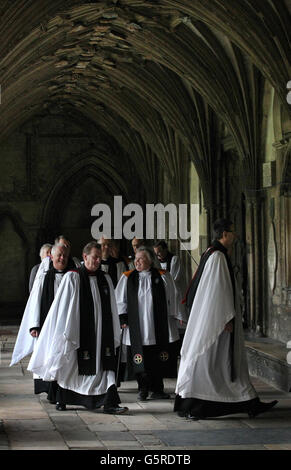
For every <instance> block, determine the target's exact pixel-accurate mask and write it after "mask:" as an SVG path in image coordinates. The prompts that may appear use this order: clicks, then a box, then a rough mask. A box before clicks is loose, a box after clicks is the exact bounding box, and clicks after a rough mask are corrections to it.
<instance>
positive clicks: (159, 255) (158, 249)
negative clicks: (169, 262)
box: [154, 246, 168, 262]
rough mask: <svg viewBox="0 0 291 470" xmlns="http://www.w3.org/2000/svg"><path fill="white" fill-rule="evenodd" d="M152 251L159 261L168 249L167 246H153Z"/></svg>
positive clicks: (164, 256) (164, 257)
mask: <svg viewBox="0 0 291 470" xmlns="http://www.w3.org/2000/svg"><path fill="white" fill-rule="evenodd" d="M154 252H155V253H156V256H157V258H158V260H159V261H161V262H163V261H164V260H165V259H166V256H167V253H168V250H167V248H162V247H161V246H157V247H154Z"/></svg>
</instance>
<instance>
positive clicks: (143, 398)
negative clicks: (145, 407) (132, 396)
mask: <svg viewBox="0 0 291 470" xmlns="http://www.w3.org/2000/svg"><path fill="white" fill-rule="evenodd" d="M147 397H148V392H139V394H138V396H137V400H138V401H147Z"/></svg>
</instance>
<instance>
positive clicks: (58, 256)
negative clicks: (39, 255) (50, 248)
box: [51, 246, 69, 271]
mask: <svg viewBox="0 0 291 470" xmlns="http://www.w3.org/2000/svg"><path fill="white" fill-rule="evenodd" d="M51 258H52V262H53V266H54V268H55V269H57V270H58V271H63V270H64V269H66V267H67V264H68V258H69V250H68V249H67V248H65V247H63V246H60V247H57V248H56V250H55V252H54V254H52V255H51Z"/></svg>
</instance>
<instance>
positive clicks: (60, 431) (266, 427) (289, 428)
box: [0, 327, 291, 452]
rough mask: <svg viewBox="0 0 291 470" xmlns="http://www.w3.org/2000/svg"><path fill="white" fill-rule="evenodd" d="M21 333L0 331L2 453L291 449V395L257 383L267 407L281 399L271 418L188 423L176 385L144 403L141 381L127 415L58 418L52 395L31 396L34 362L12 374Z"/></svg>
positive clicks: (126, 397)
mask: <svg viewBox="0 0 291 470" xmlns="http://www.w3.org/2000/svg"><path fill="white" fill-rule="evenodd" d="M16 334H17V327H5V328H4V329H3V328H2V329H0V348H1V356H0V450H85V449H86V450H95V451H101V450H102V451H113V450H122V451H128V452H130V451H134V450H143V451H145V450H146V451H149V452H154V451H157V452H158V451H160V450H163V451H170V452H176V451H179V450H181V451H185V450H189V451H190V450H192V451H193V450H291V394H290V393H285V392H282V391H279V390H276V389H275V388H272V387H271V386H270V385H267V384H265V383H263V382H261V381H259V380H258V379H253V383H254V386H255V388H256V389H257V391H258V393H259V396H260V397H261V399H262V400H263V401H269V400H273V399H277V400H279V403H278V404H277V406H276V407H275V408H274V409H272V410H271V411H270V412H268V413H265V414H263V415H260V416H258V417H257V418H255V419H249V418H248V416H247V415H235V416H226V417H222V418H217V419H208V420H201V421H194V422H193V421H190V420H187V419H185V418H180V417H178V416H177V415H176V414H175V413H173V411H172V409H173V403H174V390H175V380H173V379H167V380H165V389H166V391H167V392H169V393H171V397H172V399H171V400H164V401H163V400H160V401H150V400H148V401H147V402H138V401H137V391H136V383H135V382H132V381H130V382H124V383H123V384H122V386H121V387H120V388H119V393H120V397H121V400H122V404H123V405H126V406H128V408H129V412H128V414H126V415H121V416H112V415H105V414H103V413H102V411H101V410H96V411H95V412H91V411H88V410H86V409H84V408H82V407H77V406H68V409H67V411H64V412H60V411H56V409H55V406H54V405H52V404H50V403H48V401H47V399H46V395H45V394H42V395H40V396H35V395H34V394H33V381H32V377H31V374H30V373H29V372H28V371H27V370H26V366H27V362H28V358H26V360H24V361H22V362H21V363H20V364H17V365H15V366H13V367H9V362H10V358H11V351H12V349H13V344H14V341H15V337H16Z"/></svg>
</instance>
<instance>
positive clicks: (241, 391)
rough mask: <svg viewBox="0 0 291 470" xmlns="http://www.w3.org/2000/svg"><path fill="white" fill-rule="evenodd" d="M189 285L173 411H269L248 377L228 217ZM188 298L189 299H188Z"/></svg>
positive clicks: (193, 415)
mask: <svg viewBox="0 0 291 470" xmlns="http://www.w3.org/2000/svg"><path fill="white" fill-rule="evenodd" d="M213 234H214V241H213V242H212V244H211V246H210V247H209V248H208V249H207V250H206V252H205V253H204V254H203V255H202V257H201V260H200V264H199V267H198V269H197V271H196V273H195V276H194V278H193V280H192V283H191V285H190V289H188V293H187V296H188V302H187V304H188V306H190V305H191V304H192V308H191V313H190V317H189V320H188V324H187V328H186V332H185V336H184V341H183V345H182V349H181V361H180V367H179V372H178V379H177V385H176V394H177V395H176V400H175V406H174V411H178V414H179V415H180V416H186V417H188V418H190V419H203V418H207V417H215V416H222V415H227V414H234V413H248V414H249V416H256V415H257V414H259V413H262V412H264V411H268V410H269V409H270V408H272V407H273V406H274V405H275V404H276V401H274V402H271V403H262V402H261V401H260V400H259V398H258V396H257V393H256V391H255V389H254V387H253V385H252V384H251V382H250V379H249V373H248V365H247V360H246V354H245V349H244V337H243V329H242V320H241V316H240V309H239V302H238V301H237V299H238V295H235V294H236V290H235V279H234V275H233V270H232V266H231V262H230V258H229V255H228V251H230V250H231V248H232V246H233V244H234V242H235V240H236V238H237V236H236V233H235V231H234V226H233V224H232V222H231V221H229V220H227V219H219V220H217V221H216V222H215V223H214V226H213ZM189 299H190V302H189Z"/></svg>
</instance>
